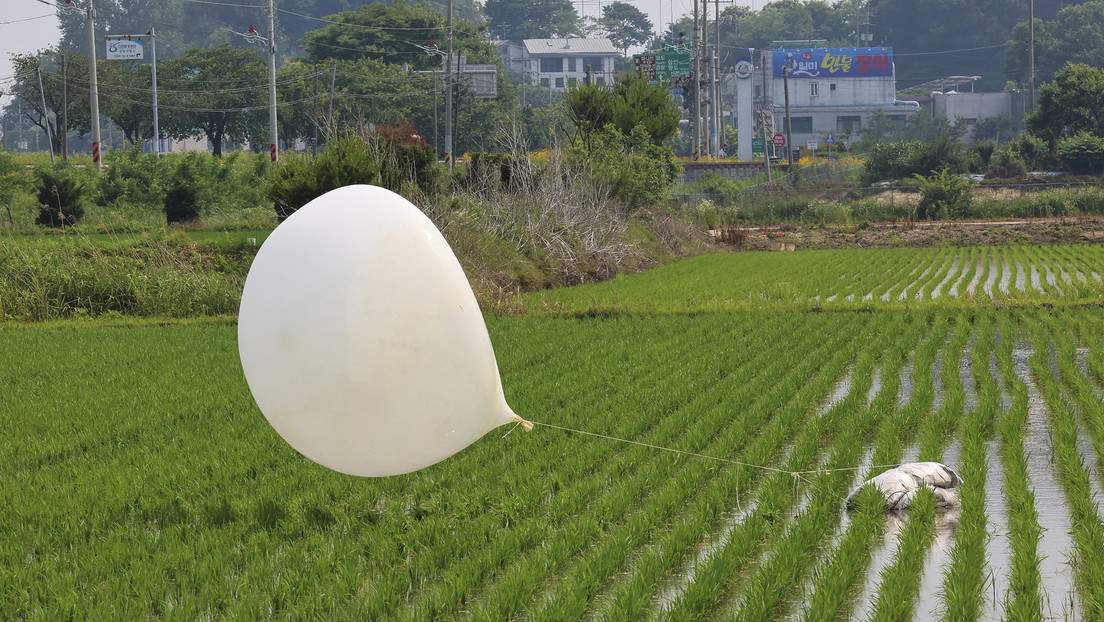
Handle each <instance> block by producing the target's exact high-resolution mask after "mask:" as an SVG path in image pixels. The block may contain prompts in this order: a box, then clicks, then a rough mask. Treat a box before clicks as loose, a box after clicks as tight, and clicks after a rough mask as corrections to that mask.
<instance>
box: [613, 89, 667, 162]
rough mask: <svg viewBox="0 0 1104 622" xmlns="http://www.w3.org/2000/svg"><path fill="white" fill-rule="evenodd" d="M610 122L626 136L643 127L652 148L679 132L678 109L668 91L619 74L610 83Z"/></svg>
mask: <svg viewBox="0 0 1104 622" xmlns="http://www.w3.org/2000/svg"><path fill="white" fill-rule="evenodd" d="M610 104H611V107H610V120H611V122H612V123H613V124H614V125H615V126H616V127H617V129H619V130H621V133H622V134H624V135H625V136H629V135H631V134H632V133H633V130H634V129H635V128H636V127H637V126H643V127H644V130H645V131H646V132H647V134H648V138H649V139H650V140H651V142H652V144H653V145H662V144H663V143H664V141H666V140H667V139H668V138H670V137H671V136H674V135H675V132H677V131H678V123H679V116H680V115H679V109H678V105H677V104H676V103H675V100H674V98H672V97H671V91H670V89H669V88H668V87H667V86H665V85H663V84H651V83H650V82H648V80H647V79H646V78H643V77H641V76H637V75H633V74H622V75H620V76H618V77H617V80H616V81H615V82H614V83H613V92H612V96H611V98H610Z"/></svg>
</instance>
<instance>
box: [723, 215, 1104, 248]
mask: <svg viewBox="0 0 1104 622" xmlns="http://www.w3.org/2000/svg"><path fill="white" fill-rule="evenodd" d="M742 232H743V233H744V234H745V235H746V236H747V237H745V238H744V239H743V240H742V241H740V240H738V241H737V242H735V243H734V245H735V246H738V247H743V248H745V249H747V250H771V247H772V244H775V245H777V243H779V242H785V243H789V244H793V245H794V247H795V248H796V250H802V249H836V248H895V247H917V246H921V247H922V246H988V245H995V246H1000V245H1007V244H1079V243H1093V244H1104V218H1100V217H1089V218H1038V219H1026V220H1002V221H924V222H895V223H877V224H867V225H782V226H779V227H763V228H758V227H754V228H747V229H743V230H742ZM738 237H739V236H738Z"/></svg>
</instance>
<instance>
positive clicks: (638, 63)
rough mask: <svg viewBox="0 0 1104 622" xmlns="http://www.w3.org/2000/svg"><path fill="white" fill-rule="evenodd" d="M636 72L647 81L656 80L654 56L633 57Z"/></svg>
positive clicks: (640, 55)
mask: <svg viewBox="0 0 1104 622" xmlns="http://www.w3.org/2000/svg"><path fill="white" fill-rule="evenodd" d="M633 66H634V67H635V69H636V72H637V73H639V74H641V75H643V76H644V77H645V78H648V79H649V80H655V79H656V57H655V55H654V54H636V55H634V56H633Z"/></svg>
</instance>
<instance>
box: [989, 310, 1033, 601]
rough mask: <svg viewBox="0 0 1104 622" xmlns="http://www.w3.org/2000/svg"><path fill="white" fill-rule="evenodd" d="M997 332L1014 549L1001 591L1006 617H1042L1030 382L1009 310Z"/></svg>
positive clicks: (1006, 487) (1006, 482)
mask: <svg viewBox="0 0 1104 622" xmlns="http://www.w3.org/2000/svg"><path fill="white" fill-rule="evenodd" d="M996 332H997V339H998V343H997V345H996V358H997V370H998V373H999V378H1000V379H1001V380H1002V381H1003V385H1004V390H1005V391H1007V392H1008V393H1010V394H1011V404H1010V406H1009V407H1008V408H1007V409H1005V411H1004V413H1003V414H1002V415H1001V417H1000V419H999V421H998V423H997V430H998V433H999V434H1000V438H1001V465H1002V468H1003V470H1004V497H1005V502H1006V504H1007V506H1008V532H1009V533H1008V540H1009V543H1010V546H1011V549H1012V554H1011V560H1010V564H1009V565H1010V567H1009V572H1008V591H1007V593H1006V594H1001V595H997V596H998V597H1000V598H1003V599H1004V604H1003V608H1004V612H1005V616H1006V619H1009V620H1038V619H1040V618H1041V617H1042V612H1043V601H1042V595H1041V592H1040V583H1041V579H1040V571H1039V563H1040V558H1039V550H1038V549H1039V539H1040V537H1041V535H1042V527H1041V526H1040V524H1039V513H1038V510H1036V508H1035V493H1034V491H1033V490H1032V489H1031V486H1030V481H1029V477H1028V468H1027V462H1028V455H1027V452H1026V450H1025V448H1024V428H1025V427H1026V426H1027V421H1028V409H1027V405H1028V392H1027V385H1025V384H1024V382H1023V381H1022V380H1021V379H1020V378H1019V377H1017V375H1016V372H1015V364H1014V362H1013V360H1012V351H1013V344H1014V342H1015V328H1014V326H1013V323H1012V320H1011V316H1010V315H1009V314H999V315H998V317H997V331H996Z"/></svg>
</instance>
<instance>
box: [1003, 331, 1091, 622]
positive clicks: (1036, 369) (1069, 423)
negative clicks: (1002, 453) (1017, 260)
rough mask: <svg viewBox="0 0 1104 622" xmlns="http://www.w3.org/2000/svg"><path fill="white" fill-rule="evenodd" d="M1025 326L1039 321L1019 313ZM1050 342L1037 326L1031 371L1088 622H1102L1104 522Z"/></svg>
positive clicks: (1034, 332) (1074, 416) (1073, 414)
mask: <svg viewBox="0 0 1104 622" xmlns="http://www.w3.org/2000/svg"><path fill="white" fill-rule="evenodd" d="M1031 320H1034V321H1031ZM1021 321H1024V322H1025V323H1026V322H1031V323H1032V324H1034V323H1035V322H1037V318H1026V317H1023V316H1022V314H1021ZM1029 325H1030V324H1029ZM1048 337H1049V336H1048V335H1047V333H1046V330H1045V328H1044V327H1043V326H1042V325H1041V324H1036V325H1035V329H1034V330H1033V345H1034V350H1035V351H1034V353H1033V354H1032V356H1031V361H1030V364H1031V372H1032V376H1033V377H1034V379H1035V382H1036V384H1037V385H1038V386H1039V388H1040V391H1041V393H1042V395H1043V397H1044V399H1045V400H1046V403H1047V408H1048V409H1049V412H1050V419H1051V432H1052V440H1053V444H1054V456H1055V461H1056V463H1057V467H1058V473H1059V476H1060V479H1061V481H1062V484H1063V487H1064V489H1065V492H1066V499H1067V501H1068V502H1069V506H1070V511H1071V514H1072V516H1073V525H1072V534H1073V541H1074V557H1075V561H1074V568H1075V571H1076V576H1077V582H1078V588H1079V592H1080V597H1081V605H1082V608H1083V609H1084V614H1085V617H1086V618H1087V619H1090V620H1096V619H1104V522H1102V521H1101V517H1100V515H1099V513H1098V512H1097V508H1096V504H1095V503H1094V501H1093V499H1092V485H1091V482H1090V478H1091V474H1090V473H1089V471H1088V470H1087V469H1086V467H1085V464H1084V460H1083V458H1082V456H1081V453H1080V451H1079V450H1078V447H1077V439H1078V433H1079V430H1078V425H1077V414H1076V411H1075V408H1074V407H1073V405H1071V404H1070V403H1069V401H1068V400H1067V399H1066V397H1065V396H1064V395H1063V392H1062V387H1061V385H1060V383H1059V380H1058V378H1056V377H1055V374H1054V373H1053V372H1052V370H1051V365H1050V347H1049V339H1048Z"/></svg>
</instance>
